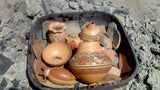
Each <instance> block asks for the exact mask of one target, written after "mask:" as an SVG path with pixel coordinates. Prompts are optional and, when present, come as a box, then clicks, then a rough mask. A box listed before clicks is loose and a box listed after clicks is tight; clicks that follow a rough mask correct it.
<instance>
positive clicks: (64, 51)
mask: <svg viewBox="0 0 160 90" xmlns="http://www.w3.org/2000/svg"><path fill="white" fill-rule="evenodd" d="M71 55H72V50H71V48H70V46H69V45H67V44H65V43H62V42H55V43H51V44H49V45H48V46H46V48H45V49H44V50H43V52H42V58H43V60H44V62H46V63H47V64H49V65H51V66H61V65H64V64H65V63H66V62H68V60H69V59H70V57H71Z"/></svg>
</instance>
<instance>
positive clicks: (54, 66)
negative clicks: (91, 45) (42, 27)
mask: <svg viewBox="0 0 160 90" xmlns="http://www.w3.org/2000/svg"><path fill="white" fill-rule="evenodd" d="M48 29H49V30H48V41H49V44H48V45H47V46H46V47H45V48H44V50H43V52H42V58H43V61H44V62H45V64H46V65H48V66H49V67H48V68H42V70H43V73H41V74H40V75H42V76H43V77H45V78H44V79H46V77H47V78H48V79H49V81H50V82H52V83H54V84H57V85H73V84H75V79H76V78H75V76H74V75H73V74H72V73H71V72H70V71H69V70H67V69H65V68H63V66H64V64H66V63H67V62H68V61H69V60H70V58H71V56H72V49H71V47H70V46H69V45H68V44H66V43H65V42H66V31H65V29H66V25H65V24H64V23H61V22H54V23H51V24H50V25H49V28H48Z"/></svg>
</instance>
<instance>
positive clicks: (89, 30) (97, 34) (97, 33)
mask: <svg viewBox="0 0 160 90" xmlns="http://www.w3.org/2000/svg"><path fill="white" fill-rule="evenodd" d="M81 29H82V31H81V33H80V38H81V39H82V40H83V41H84V42H101V40H102V35H103V34H104V33H103V31H102V30H101V26H97V25H96V24H95V22H93V21H90V22H87V23H86V24H84V25H83V26H82V27H81Z"/></svg>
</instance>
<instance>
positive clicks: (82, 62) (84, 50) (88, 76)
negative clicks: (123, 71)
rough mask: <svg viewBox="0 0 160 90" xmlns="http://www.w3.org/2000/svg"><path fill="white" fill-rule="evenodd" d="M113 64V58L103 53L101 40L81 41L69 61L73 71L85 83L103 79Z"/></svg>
mask: <svg viewBox="0 0 160 90" xmlns="http://www.w3.org/2000/svg"><path fill="white" fill-rule="evenodd" d="M111 66H112V64H111V59H110V58H109V57H108V56H106V55H105V54H103V52H102V48H101V46H100V44H99V42H83V43H80V46H79V48H78V50H77V52H76V54H75V55H74V56H73V57H72V59H71V60H70V62H69V68H70V69H71V71H72V73H73V74H74V75H75V76H76V77H78V78H79V79H80V80H82V81H83V82H85V83H96V82H99V81H101V80H102V79H103V78H104V77H105V75H106V74H107V72H108V71H109V70H110V68H111Z"/></svg>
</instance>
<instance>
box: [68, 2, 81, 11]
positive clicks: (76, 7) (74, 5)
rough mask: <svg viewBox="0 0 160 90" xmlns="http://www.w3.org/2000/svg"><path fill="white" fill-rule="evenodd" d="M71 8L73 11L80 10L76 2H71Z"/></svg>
mask: <svg viewBox="0 0 160 90" xmlns="http://www.w3.org/2000/svg"><path fill="white" fill-rule="evenodd" d="M69 6H70V8H72V9H76V10H79V5H78V3H77V2H75V1H69Z"/></svg>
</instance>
